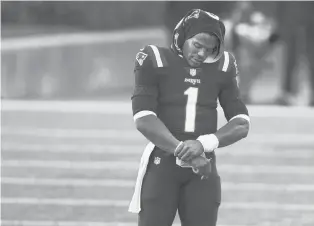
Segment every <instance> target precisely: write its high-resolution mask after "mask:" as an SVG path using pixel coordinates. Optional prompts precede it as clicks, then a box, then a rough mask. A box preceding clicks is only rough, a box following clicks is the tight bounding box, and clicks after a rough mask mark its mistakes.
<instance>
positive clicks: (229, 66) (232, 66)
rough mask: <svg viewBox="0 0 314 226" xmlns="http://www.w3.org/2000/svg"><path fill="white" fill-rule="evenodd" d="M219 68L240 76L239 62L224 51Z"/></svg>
mask: <svg viewBox="0 0 314 226" xmlns="http://www.w3.org/2000/svg"><path fill="white" fill-rule="evenodd" d="M219 68H221V70H222V71H224V72H231V73H232V74H233V75H234V76H237V75H238V74H239V70H238V65H237V61H236V59H235V57H234V55H233V54H231V53H230V52H227V51H224V54H223V56H222V57H221V62H220V67H219Z"/></svg>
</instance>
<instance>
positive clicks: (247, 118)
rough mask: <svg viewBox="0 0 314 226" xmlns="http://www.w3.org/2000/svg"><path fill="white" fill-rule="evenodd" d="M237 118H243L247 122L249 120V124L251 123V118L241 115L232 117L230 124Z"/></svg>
mask: <svg viewBox="0 0 314 226" xmlns="http://www.w3.org/2000/svg"><path fill="white" fill-rule="evenodd" d="M235 118H243V119H245V120H247V121H248V122H250V117H249V116H248V115H245V114H239V115H236V116H234V117H232V118H231V119H230V120H229V122H230V121H231V120H233V119H235Z"/></svg>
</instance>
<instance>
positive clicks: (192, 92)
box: [184, 87, 198, 132]
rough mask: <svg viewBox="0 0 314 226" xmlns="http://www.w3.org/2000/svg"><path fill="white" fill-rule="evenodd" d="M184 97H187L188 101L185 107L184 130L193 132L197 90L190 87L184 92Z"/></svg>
mask: <svg viewBox="0 0 314 226" xmlns="http://www.w3.org/2000/svg"><path fill="white" fill-rule="evenodd" d="M184 95H187V96H188V100H187V103H186V107H185V126H184V130H185V132H194V130H195V117H196V103H197V96H198V88H195V87H190V88H188V89H187V90H185V92H184Z"/></svg>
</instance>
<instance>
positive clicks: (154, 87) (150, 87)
mask: <svg viewBox="0 0 314 226" xmlns="http://www.w3.org/2000/svg"><path fill="white" fill-rule="evenodd" d="M154 60H155V59H154V52H153V51H152V49H151V47H150V46H145V47H144V48H143V49H141V50H140V51H139V52H138V53H137V54H136V56H135V67H134V76H135V82H134V91H133V95H132V98H131V100H132V110H133V116H135V115H136V114H138V113H141V112H144V111H145V112H150V113H155V114H156V109H157V98H158V80H157V78H158V77H157V74H156V68H155V66H154Z"/></svg>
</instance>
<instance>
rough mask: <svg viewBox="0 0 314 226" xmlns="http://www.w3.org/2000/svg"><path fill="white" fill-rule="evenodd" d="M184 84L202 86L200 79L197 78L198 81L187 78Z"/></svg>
mask: <svg viewBox="0 0 314 226" xmlns="http://www.w3.org/2000/svg"><path fill="white" fill-rule="evenodd" d="M184 82H189V83H191V84H193V85H195V84H201V80H200V79H199V78H196V79H195V78H185V79H184Z"/></svg>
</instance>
